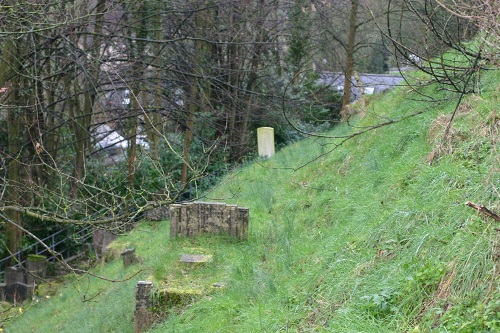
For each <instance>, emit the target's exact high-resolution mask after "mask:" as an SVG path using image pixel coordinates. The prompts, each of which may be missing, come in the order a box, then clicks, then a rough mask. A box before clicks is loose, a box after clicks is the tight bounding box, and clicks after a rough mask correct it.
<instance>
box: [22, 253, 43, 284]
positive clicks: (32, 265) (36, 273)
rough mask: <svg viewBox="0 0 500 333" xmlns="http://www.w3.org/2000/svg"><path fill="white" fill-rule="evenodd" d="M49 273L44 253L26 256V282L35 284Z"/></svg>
mask: <svg viewBox="0 0 500 333" xmlns="http://www.w3.org/2000/svg"><path fill="white" fill-rule="evenodd" d="M46 274H47V258H46V257H45V256H42V255H36V254H28V256H27V258H26V283H27V284H35V283H38V281H40V279H43V278H45V276H46Z"/></svg>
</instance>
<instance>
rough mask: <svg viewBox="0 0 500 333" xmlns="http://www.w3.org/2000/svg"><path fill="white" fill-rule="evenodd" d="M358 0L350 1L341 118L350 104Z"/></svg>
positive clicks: (345, 114) (343, 117) (344, 117)
mask: <svg viewBox="0 0 500 333" xmlns="http://www.w3.org/2000/svg"><path fill="white" fill-rule="evenodd" d="M358 7H359V0H352V1H351V13H350V16H349V36H348V39H347V50H346V68H345V77H344V96H343V98H342V111H341V116H342V119H343V120H345V119H346V118H347V113H348V111H349V110H348V108H349V106H350V104H351V87H352V76H353V74H354V51H355V46H356V30H357V27H358V25H357V14H358Z"/></svg>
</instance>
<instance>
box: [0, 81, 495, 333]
mask: <svg viewBox="0 0 500 333" xmlns="http://www.w3.org/2000/svg"><path fill="white" fill-rule="evenodd" d="M486 75H487V76H485V77H484V78H483V82H486V83H488V84H486V83H485V84H484V86H483V87H482V95H480V96H471V97H470V100H469V104H468V106H467V109H466V110H463V112H461V115H460V116H459V117H458V119H457V120H456V123H455V125H454V127H453V130H454V132H453V133H454V135H452V140H451V143H449V144H450V145H451V146H450V148H451V149H449V150H448V151H441V152H440V153H439V154H437V155H432V156H434V158H429V156H431V152H432V151H433V150H435V148H436V146H437V144H438V143H439V142H440V141H439V140H440V133H442V130H443V127H442V126H441V127H440V125H439V124H440V123H439V119H440V118H439V116H440V115H442V114H446V113H449V112H451V111H452V110H453V107H454V102H455V100H453V99H450V100H447V99H446V98H448V97H449V96H447V93H446V92H445V91H438V90H432V89H433V88H427V89H428V91H426V94H430V95H432V96H434V98H435V100H439V101H440V102H439V103H435V104H433V105H431V106H429V104H423V103H421V102H419V101H418V100H416V98H417V97H418V96H417V95H411V93H408V92H405V91H394V92H391V93H389V94H387V95H385V96H380V97H376V98H374V100H373V101H372V102H371V104H370V105H368V106H367V108H368V111H371V112H368V113H367V116H365V117H364V118H361V119H358V120H356V121H355V122H354V124H355V125H356V127H357V128H350V127H349V126H347V125H345V124H344V125H342V126H340V127H338V128H337V129H335V130H334V131H333V132H331V133H329V134H330V135H332V136H336V135H340V134H346V133H350V132H351V133H352V131H356V130H359V129H360V128H363V127H365V126H369V125H371V124H373V123H374V122H376V121H380V120H384V119H386V118H388V117H394V118H396V117H400V116H405V115H408V114H410V113H412V112H414V111H416V110H422V109H425V111H426V112H424V113H423V114H421V115H420V116H417V117H412V118H409V119H407V120H405V121H402V122H399V123H396V124H394V125H391V126H387V127H382V128H378V129H376V130H373V131H371V132H368V133H366V134H364V135H361V136H357V137H354V138H353V139H351V140H348V141H347V142H344V143H343V144H342V145H340V146H338V147H337V148H336V149H334V150H333V151H332V152H330V153H328V154H325V153H326V152H328V151H329V150H331V148H332V147H334V144H338V143H340V140H339V139H313V138H311V139H307V140H304V141H302V142H299V143H297V144H295V145H293V146H289V147H286V148H284V149H282V150H281V151H280V152H279V153H278V154H276V155H275V156H274V157H273V158H271V159H269V160H262V161H258V162H257V163H253V164H250V165H247V166H246V167H244V168H242V169H240V170H237V171H235V172H234V173H232V174H230V175H228V176H227V177H226V178H225V179H224V180H223V182H222V183H221V184H220V186H218V187H217V189H215V190H214V191H213V192H210V193H209V194H208V197H207V199H210V200H218V201H225V202H227V203H235V204H238V205H239V206H247V207H249V208H250V235H249V239H248V241H245V242H239V241H234V240H231V239H228V238H225V237H198V238H195V239H183V238H180V239H176V240H169V237H168V223H167V222H161V223H144V224H141V225H140V226H139V227H138V228H137V229H136V230H135V231H134V232H133V233H132V234H131V235H128V236H125V237H122V238H120V240H119V241H118V242H117V243H116V244H115V246H116V247H117V248H120V247H122V248H123V247H125V246H129V245H133V246H135V247H136V248H137V253H138V255H139V256H140V257H141V258H143V261H144V262H143V264H141V265H138V266H135V267H131V268H127V269H123V267H122V266H121V263H120V262H119V261H116V262H112V263H110V264H108V265H105V266H102V267H99V268H98V269H97V271H96V272H97V273H102V274H105V275H106V276H108V277H112V278H114V279H120V278H125V277H128V276H130V275H131V274H133V273H134V272H135V271H137V270H138V269H139V268H151V270H150V271H146V272H143V273H140V274H139V275H137V276H135V277H134V278H132V279H131V280H128V281H126V282H120V283H109V282H104V281H98V280H95V279H93V278H88V277H75V278H74V279H73V280H72V283H70V285H68V286H66V287H64V288H62V289H61V290H60V292H59V293H58V294H57V295H54V296H53V297H51V298H50V299H43V300H41V301H40V302H39V303H38V304H36V305H34V306H33V307H32V308H31V309H29V311H27V312H26V314H24V315H23V316H20V317H19V318H17V319H16V320H15V321H13V322H12V323H9V324H8V325H6V328H7V330H8V332H30V331H33V332H55V331H59V332H131V331H132V327H133V323H132V318H133V307H134V285H135V283H136V282H137V280H139V279H152V280H154V282H155V284H156V285H157V286H164V287H169V286H176V287H182V288H192V289H198V290H201V291H203V293H204V294H205V295H206V296H204V297H201V298H200V299H199V300H197V301H196V302H194V303H192V304H190V305H188V306H187V307H184V308H180V309H175V310H173V311H170V313H169V314H168V316H167V318H166V319H165V320H162V321H160V322H159V323H158V324H157V325H156V326H155V327H153V328H152V329H151V332H190V333H191V332H203V333H206V332H420V331H443V332H445V331H447V330H448V328H449V329H453V331H462V332H467V330H466V329H469V328H472V327H483V328H484V327H486V328H487V329H488V327H494V325H496V324H497V323H496V322H495V320H494V319H492V318H490V317H489V312H488V313H486V311H485V310H484V309H489V310H488V311H490V310H491V311H490V312H493V311H496V308H495V306H494V305H492V304H493V303H492V301H495V302H496V301H498V299H499V298H498V297H496V296H494V295H495V291H496V290H497V282H496V278H497V276H498V272H497V263H496V256H495V254H496V251H497V250H498V235H497V232H496V231H495V230H494V228H493V226H492V225H491V221H488V220H485V219H484V218H483V217H482V216H480V215H478V214H477V213H476V212H474V211H472V210H471V209H470V208H467V207H466V206H465V205H464V202H465V201H467V200H470V201H474V202H477V203H482V204H485V205H488V206H490V207H491V208H493V209H498V208H499V200H498V193H497V189H498V188H499V187H500V177H499V176H498V172H497V171H498V162H497V158H498V154H497V150H496V138H495V136H494V135H496V134H497V132H496V131H497V127H498V119H497V116H496V113H495V112H496V108H497V107H498V96H497V95H498V91H497V86H498V82H500V78H499V77H498V72H491V73H489V74H486ZM409 97H410V98H409ZM412 97H414V98H415V99H412ZM495 103H496V104H495ZM466 134H468V135H466ZM322 154H325V155H324V156H322ZM319 156H322V157H320V158H318V157H319ZM190 251H191V252H192V251H198V252H203V253H207V254H212V255H213V258H214V260H213V261H212V263H210V264H207V265H205V266H200V267H196V268H193V269H186V268H185V267H183V266H181V265H180V263H179V262H178V260H179V257H180V255H181V254H182V253H186V252H190ZM214 285H218V286H224V287H223V288H214V287H213V286H214ZM87 288H89V289H87ZM78 291H80V293H78ZM82 295H86V296H85V297H90V296H96V297H95V298H93V299H90V300H88V301H86V302H82V300H86V299H85V298H83V297H82ZM481 304H483V307H482V308H481V306H480V305H481ZM499 304H500V303H499ZM481 309H483V310H481ZM495 313H496V312H495ZM479 316H483V317H484V316H486V318H489V319H488V320H489V322H488V323H489V324H488V325H490V326H487V324H484V325H483V324H480V323H479V321H478V320H479V319H477V318H479ZM476 317H477V318H476ZM475 318H476V319H475ZM473 325H476V326H473ZM478 325H483V326H478ZM457 327H458V328H457ZM460 327H462V328H460ZM472 331H473V330H472ZM486 331H488V330H486ZM492 331H494V330H493V328H492Z"/></svg>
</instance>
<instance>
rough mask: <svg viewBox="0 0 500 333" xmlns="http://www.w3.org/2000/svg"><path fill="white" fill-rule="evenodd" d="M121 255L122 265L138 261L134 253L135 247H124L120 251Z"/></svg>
mask: <svg viewBox="0 0 500 333" xmlns="http://www.w3.org/2000/svg"><path fill="white" fill-rule="evenodd" d="M121 257H122V259H123V266H125V267H128V266H130V265H134V264H137V263H138V262H139V258H137V256H136V255H135V248H129V249H125V251H123V252H122V253H121Z"/></svg>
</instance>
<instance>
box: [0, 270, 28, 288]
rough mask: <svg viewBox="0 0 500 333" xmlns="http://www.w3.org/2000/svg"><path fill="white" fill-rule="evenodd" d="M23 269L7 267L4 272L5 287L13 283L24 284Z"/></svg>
mask: <svg viewBox="0 0 500 333" xmlns="http://www.w3.org/2000/svg"><path fill="white" fill-rule="evenodd" d="M24 273H25V272H24V268H22V267H7V268H6V269H5V272H4V281H3V282H4V283H5V284H6V285H11V284H14V283H18V282H20V283H26V277H25V275H24Z"/></svg>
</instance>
